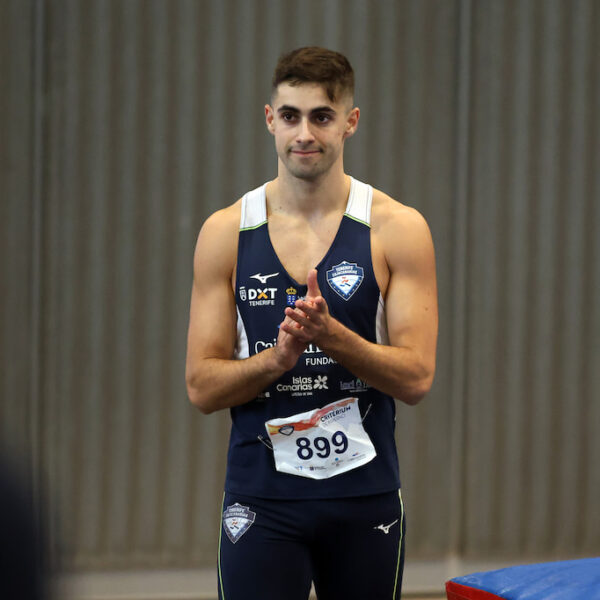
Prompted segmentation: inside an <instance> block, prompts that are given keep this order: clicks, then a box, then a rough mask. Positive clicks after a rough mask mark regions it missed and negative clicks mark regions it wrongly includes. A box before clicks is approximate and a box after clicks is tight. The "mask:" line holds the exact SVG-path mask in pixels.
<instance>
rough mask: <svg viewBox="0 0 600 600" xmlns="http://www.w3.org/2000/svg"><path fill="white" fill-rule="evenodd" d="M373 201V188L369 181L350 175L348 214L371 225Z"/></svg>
mask: <svg viewBox="0 0 600 600" xmlns="http://www.w3.org/2000/svg"><path fill="white" fill-rule="evenodd" d="M372 201H373V188H372V187H371V186H370V185H369V184H367V183H363V182H362V181H358V180H357V179H354V177H350V194H349V195H348V204H347V205H346V212H345V214H346V216H348V217H350V218H351V219H354V220H355V221H358V222H359V223H363V224H365V225H367V226H369V227H370V226H371V203H372Z"/></svg>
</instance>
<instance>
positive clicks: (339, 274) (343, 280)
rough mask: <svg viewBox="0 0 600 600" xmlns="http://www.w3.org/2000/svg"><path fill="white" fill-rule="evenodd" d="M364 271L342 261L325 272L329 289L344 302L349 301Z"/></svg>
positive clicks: (353, 264) (358, 285)
mask: <svg viewBox="0 0 600 600" xmlns="http://www.w3.org/2000/svg"><path fill="white" fill-rule="evenodd" d="M364 273H365V272H364V270H363V268H362V267H359V266H358V265H357V264H356V263H349V262H348V261H343V262H341V263H340V264H339V265H336V266H335V267H333V268H332V269H330V270H329V271H327V283H329V287H331V289H332V290H333V291H334V292H335V293H336V294H337V295H338V296H340V297H341V298H343V299H344V300H350V298H351V297H352V295H353V294H354V292H356V290H357V289H358V288H359V287H360V284H361V283H362V280H363V279H364Z"/></svg>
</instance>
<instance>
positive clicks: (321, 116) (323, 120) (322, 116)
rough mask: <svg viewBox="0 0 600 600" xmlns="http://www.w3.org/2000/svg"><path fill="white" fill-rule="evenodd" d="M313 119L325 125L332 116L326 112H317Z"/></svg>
mask: <svg viewBox="0 0 600 600" xmlns="http://www.w3.org/2000/svg"><path fill="white" fill-rule="evenodd" d="M314 120H315V122H316V123H318V124H319V125H327V123H329V122H330V121H331V120H332V117H331V115H330V114H328V113H318V114H316V115H315V117H314Z"/></svg>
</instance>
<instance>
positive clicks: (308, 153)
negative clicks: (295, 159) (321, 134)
mask: <svg viewBox="0 0 600 600" xmlns="http://www.w3.org/2000/svg"><path fill="white" fill-rule="evenodd" d="M290 152H291V153H292V154H296V155H298V156H313V155H315V154H321V150H293V149H292V150H290Z"/></svg>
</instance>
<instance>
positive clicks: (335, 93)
mask: <svg viewBox="0 0 600 600" xmlns="http://www.w3.org/2000/svg"><path fill="white" fill-rule="evenodd" d="M272 83H273V88H272V92H271V93H272V94H274V93H275V91H276V90H277V86H278V85H279V84H280V83H289V84H290V85H300V84H301V83H319V84H321V85H322V86H323V87H324V88H325V92H326V93H327V96H328V97H329V99H330V100H331V101H332V102H335V101H336V99H337V98H339V97H340V96H344V95H349V96H350V97H352V96H353V95H354V70H353V69H352V66H351V65H350V62H349V61H348V59H347V58H346V57H345V56H344V55H343V54H340V53H339V52H335V51H334V50H327V48H319V47H318V46H305V47H304V48H297V49H296V50H292V51H291V52H288V53H287V54H283V55H282V56H280V57H279V61H278V62H277V66H276V67H275V72H274V73H273V82H272Z"/></svg>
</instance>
